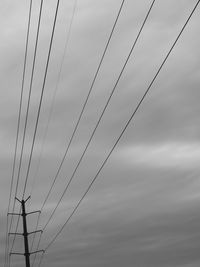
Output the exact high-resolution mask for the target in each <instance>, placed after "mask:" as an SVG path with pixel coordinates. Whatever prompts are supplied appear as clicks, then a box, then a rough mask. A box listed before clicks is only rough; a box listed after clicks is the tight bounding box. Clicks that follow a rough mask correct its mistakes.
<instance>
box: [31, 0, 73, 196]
mask: <svg viewBox="0 0 200 267" xmlns="http://www.w3.org/2000/svg"><path fill="white" fill-rule="evenodd" d="M76 6H77V0H75V1H74V6H73V11H72V16H71V20H70V25H69V29H68V31H67V34H66V36H67V38H66V41H65V47H64V52H63V55H62V59H61V64H60V68H59V72H58V78H57V81H56V86H55V90H54V93H53V97H52V103H51V107H50V111H49V115H48V120H47V124H46V128H45V133H44V136H43V140H42V146H41V150H40V155H39V160H38V164H37V168H36V172H35V175H34V178H33V184H32V188H31V193H30V195H32V193H33V190H34V186H35V181H36V177H37V175H38V172H39V168H40V165H41V160H42V154H43V151H44V143H45V140H46V137H47V133H48V130H49V124H50V121H51V117H52V114H53V109H54V106H55V98H56V94H57V91H58V88H59V81H60V78H61V73H62V69H63V64H64V59H65V57H66V53H67V48H68V44H69V40H70V35H71V30H72V24H73V20H74V16H75V11H76Z"/></svg>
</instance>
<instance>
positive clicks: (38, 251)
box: [29, 249, 45, 255]
mask: <svg viewBox="0 0 200 267" xmlns="http://www.w3.org/2000/svg"><path fill="white" fill-rule="evenodd" d="M36 253H45V250H44V249H41V250H36V251H33V252H30V253H29V254H30V255H32V254H36Z"/></svg>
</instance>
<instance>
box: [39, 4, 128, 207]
mask: <svg viewBox="0 0 200 267" xmlns="http://www.w3.org/2000/svg"><path fill="white" fill-rule="evenodd" d="M124 2H125V0H123V1H122V2H121V4H120V8H119V11H118V13H117V16H116V19H115V22H114V24H113V27H112V30H111V33H110V35H109V38H108V41H107V43H106V46H105V48H104V51H103V54H102V56H101V59H100V62H99V64H98V67H97V70H96V72H95V75H94V78H93V80H92V83H91V86H90V89H89V92H88V94H87V97H86V99H85V102H84V104H83V107H82V109H81V112H80V115H79V117H78V120H77V122H76V125H75V127H74V130H73V133H72V135H71V138H70V140H69V142H68V145H67V148H66V150H65V153H64V155H63V158H62V160H61V163H60V165H59V167H58V170H57V172H56V175H55V177H54V179H53V182H52V184H51V186H50V189H49V191H48V193H47V196H46V197H45V200H44V202H43V204H42V207H41V210H42V209H43V208H44V206H45V204H46V202H47V200H48V198H49V196H50V194H51V191H52V189H53V187H54V185H55V182H56V180H57V179H58V176H59V173H60V170H61V168H62V165H63V163H64V161H65V158H66V156H67V153H68V151H69V148H70V146H71V143H72V141H73V138H74V136H75V133H76V131H77V129H78V126H79V123H80V120H81V118H82V115H83V113H84V110H85V107H86V105H87V102H88V100H89V97H90V94H91V92H92V89H93V87H94V84H95V81H96V79H97V76H98V73H99V71H100V68H101V65H102V63H103V60H104V57H105V55H106V52H107V49H108V46H109V44H110V41H111V38H112V36H113V33H114V30H115V27H116V24H117V21H118V19H119V16H120V13H121V10H122V8H123V5H124Z"/></svg>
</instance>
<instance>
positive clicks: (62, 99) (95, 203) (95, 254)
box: [0, 0, 200, 267]
mask: <svg viewBox="0 0 200 267" xmlns="http://www.w3.org/2000/svg"><path fill="white" fill-rule="evenodd" d="M196 2H197V1H194V0H190V1H188V0H179V1H173V0H168V1H165V0H156V1H155V4H154V6H153V8H152V10H151V13H150V15H149V17H148V20H147V22H146V24H145V27H144V29H143V31H142V33H141V36H140V38H139V39H138V42H137V44H136V46H135V49H134V51H133V53H132V55H131V57H130V60H129V62H128V64H127V66H126V68H125V70H124V72H123V75H122V76H121V79H120V81H119V83H118V85H117V87H116V90H115V92H114V94H113V96H112V98H111V101H110V103H109V105H108V108H107V109H106V111H105V114H104V116H103V117H102V120H101V122H100V124H99V127H98V129H97V131H96V133H95V135H94V137H93V139H92V141H91V143H90V145H89V147H88V150H87V152H86V154H85V156H84V158H83V160H82V162H81V164H80V166H79V168H78V169H77V172H76V174H75V175H74V177H73V180H72V183H71V184H70V186H69V188H68V190H67V192H66V194H65V195H64V197H63V199H62V202H61V203H60V205H59V206H58V209H57V210H56V212H55V214H54V216H53V217H52V220H51V221H50V223H49V224H48V226H47V227H46V229H45V231H44V232H43V234H42V238H41V243H40V247H39V249H45V248H46V247H47V245H48V244H49V243H50V242H51V240H52V238H53V237H54V236H55V234H56V233H57V232H58V230H59V229H60V228H61V227H62V225H63V224H64V222H65V221H66V220H67V218H68V216H69V215H70V213H71V212H72V211H73V209H74V207H75V206H76V204H77V203H78V201H79V200H80V198H81V196H82V195H83V194H84V192H85V190H86V189H87V187H88V185H89V184H90V182H91V181H92V179H93V178H94V177H95V175H96V173H97V171H98V170H99V168H100V166H101V164H102V163H103V161H104V160H105V158H106V156H107V155H108V153H109V151H110V150H111V148H112V147H113V145H114V143H115V142H116V140H117V138H118V136H119V135H120V133H121V131H122V130H123V128H124V126H125V124H126V122H127V121H128V119H129V118H130V116H131V114H132V113H133V111H134V110H135V108H136V106H137V104H138V102H139V101H140V99H141V97H142V96H143V94H144V92H145V90H146V89H147V87H148V85H149V84H150V82H151V81H152V79H153V77H154V75H155V73H156V72H157V70H158V68H159V66H160V65H161V63H162V62H163V60H164V58H165V56H166V54H167V52H168V51H169V49H170V47H171V46H172V44H173V42H174V41H175V38H176V37H177V35H178V33H179V32H180V30H181V27H182V26H183V24H184V23H185V21H186V20H187V18H188V16H189V14H190V12H191V11H192V9H193V7H194V6H195V4H196ZM151 3H152V1H150V0H142V1H139V0H125V2H124V5H123V8H122V11H121V14H120V16H119V19H118V22H117V25H116V28H115V31H114V33H113V36H112V39H111V41H110V44H109V46H108V50H107V53H106V55H105V58H104V60H103V63H102V66H101V68H100V71H99V74H98V76H97V79H96V82H95V84H94V87H93V90H92V92H91V95H90V97H89V100H88V103H87V105H86V108H85V111H84V113H83V116H82V118H81V121H80V124H79V126H78V129H77V132H76V134H75V136H74V139H73V141H72V143H71V146H70V149H69V151H68V154H67V156H66V159H65V161H64V163H63V166H62V169H61V171H60V173H59V176H58V179H57V180H56V183H55V186H54V187H53V190H52V192H51V194H50V196H49V198H48V200H47V202H46V204H45V206H44V209H43V210H42V213H41V217H40V222H39V229H42V228H43V227H44V225H45V223H46V222H47V220H48V218H49V216H50V214H51V212H52V210H53V209H54V208H55V206H56V204H57V202H58V200H59V198H60V196H61V194H62V192H63V190H64V188H65V186H66V184H67V182H68V181H69V179H70V177H71V175H72V173H73V171H74V168H75V166H76V164H77V162H78V161H79V158H80V157H81V154H82V152H83V150H84V148H85V145H86V143H87V142H88V140H89V138H90V135H91V133H92V131H93V129H94V127H95V125H96V123H97V121H98V118H99V116H100V114H101V112H102V109H103V108H104V105H105V103H106V101H107V99H108V97H109V95H110V92H111V90H112V88H113V86H114V85H115V83H116V80H117V78H118V76H119V73H120V71H121V69H122V67H123V64H124V62H125V60H126V58H127V56H128V53H129V51H130V49H131V46H132V45H133V42H134V40H135V38H136V36H137V33H138V31H139V29H140V27H141V25H142V22H143V20H144V18H145V16H146V14H147V11H148V9H149V7H150V5H151ZM39 5H40V1H39V0H37V1H33V9H32V17H31V27H30V36H29V37H30V38H29V43H28V53H27V65H26V75H25V83H24V95H23V103H22V116H21V124H20V131H19V143H18V151H17V159H16V169H15V176H14V184H13V191H12V199H11V207H12V205H13V200H14V188H15V186H16V181H17V168H18V165H19V158H20V148H21V144H22V135H23V129H24V121H25V111H26V106H27V98H28V90H29V86H30V77H31V76H30V75H31V68H32V62H33V53H34V45H35V38H36V29H37V21H38V12H39ZM120 5H121V0H101V1H98V0H69V1H63V0H60V6H59V10H58V19H57V23H56V28H55V35H54V39H53V45H52V50H51V57H50V61H49V67H48V72H47V79H46V84H45V88H44V97H43V102H42V107H41V113H40V118H39V124H38V129H37V134H36V141H35V146H34V151H33V158H32V161H31V168H30V173H29V177H28V182H27V190H26V194H25V197H28V196H29V195H31V199H30V200H29V201H27V206H26V208H27V210H28V211H29V212H30V211H35V210H40V209H41V206H42V203H43V202H44V199H45V196H46V194H47V193H48V190H49V188H50V186H51V183H52V180H53V178H54V177H55V175H56V172H57V169H58V167H59V164H60V162H61V159H62V157H63V154H64V153H65V150H66V147H67V145H68V143H69V140H70V137H71V135H72V132H73V130H74V127H75V124H76V122H77V119H78V116H79V114H80V112H81V109H82V106H83V103H84V101H85V99H86V96H87V94H88V91H89V89H90V86H91V83H92V80H93V78H94V75H95V72H96V69H97V67H98V64H99V61H100V59H101V56H102V53H103V51H104V48H105V45H106V42H107V40H108V38H109V35H110V32H111V29H112V27H113V24H114V21H115V19H116V16H117V13H118V10H119V8H120ZM55 8H56V1H54V0H48V1H46V0H44V6H43V13H42V19H41V30H40V34H39V42H38V50H37V55H36V65H35V73H34V79H33V87H32V95H31V103H30V112H29V116H28V125H27V131H26V137H25V146H24V153H23V158H22V168H21V173H20V179H19V190H18V192H17V197H18V198H22V193H23V187H24V182H25V174H26V170H27V164H28V158H29V155H30V148H31V144H32V139H33V131H34V127H35V121H36V115H37V109H38V104H39V98H40V94H41V89H42V83H43V79H44V70H45V64H46V60H47V54H48V49H49V42H50V35H51V31H52V25H53V18H54V14H55ZM28 11H29V1H24V0H23V1H20V2H19V1H18V2H15V1H11V0H1V1H0V34H1V42H0V62H1V64H0V79H1V89H0V93H1V97H0V175H1V178H0V215H1V216H0V248H1V249H0V267H1V266H4V251H5V244H6V234H5V233H6V217H7V216H6V214H7V209H8V200H9V192H10V183H11V177H12V166H13V159H14V147H15V140H16V133H17V119H18V110H19V101H20V92H21V85H22V72H23V62H24V53H25V42H26V33H27V22H28ZM199 14H200V7H198V8H197V9H196V11H195V13H194V14H193V16H192V18H191V20H190V22H189V23H188V25H187V27H186V28H185V30H184V32H183V34H182V36H181V38H180V39H179V41H178V43H177V45H176V46H175V48H174V50H173V51H172V53H171V55H170V57H169V58H168V60H167V61H166V64H165V65H164V67H163V69H162V70H161V72H160V74H159V75H158V77H157V79H156V80H155V82H154V84H153V86H152V87H151V89H150V91H149V93H148V95H147V96H146V98H145V100H144V101H143V103H142V105H141V106H140V108H139V110H138V112H137V113H136V116H135V117H134V118H133V120H132V121H131V123H130V124H129V126H128V128H127V129H126V131H125V133H124V134H123V136H122V138H121V139H120V142H119V143H118V145H117V146H116V148H115V150H114V151H113V153H112V154H111V156H110V158H109V160H108V161H107V163H106V165H105V166H104V168H103V169H102V171H101V172H100V174H99V176H98V178H97V179H96V181H95V183H94V184H93V186H92V188H91V189H90V191H89V192H88V194H87V196H86V197H85V199H84V201H83V202H82V203H81V205H80V206H79V208H78V209H77V211H76V213H74V215H73V216H72V218H71V219H70V221H69V222H68V223H67V225H66V227H65V228H64V229H63V231H62V233H61V234H60V235H59V236H58V238H57V239H56V240H55V242H54V243H53V244H52V245H51V246H50V247H49V249H48V250H47V251H46V253H45V256H44V259H43V261H42V264H41V266H43V267H47V266H48V267H53V266H57V267H62V266H63V267H64V266H69V267H79V266H81V267H85V266H87V267H94V266H95V267H100V266H105V267H114V266H115V267H121V266H124V267H132V266H135V267H146V266H148V267H151V266H152V267H197V266H199V264H200V256H199V247H200V231H199V221H200V208H199V207H200V205H199V204H200V178H199V174H200V167H199V159H200V141H199V137H200V121H199V113H200V106H199V99H200V91H199V83H200V62H199V58H200V50H199V47H200V37H199V28H200V19H199ZM70 25H71V26H70ZM10 211H11V209H10ZM18 211H19V203H16V209H15V212H18ZM16 219H17V218H14V222H13V226H12V229H11V230H12V231H14V229H15V228H14V226H16ZM36 222H37V214H34V215H29V216H27V223H28V231H29V232H31V231H34V230H35V225H36ZM21 224H22V222H21V221H20V227H19V232H20V231H22V226H21ZM32 238H33V236H32V235H30V238H29V244H31V242H32ZM38 239H39V234H37V235H36V238H35V241H36V242H35V243H34V244H35V245H34V246H33V250H34V249H36V244H37V242H38ZM11 242H12V237H10V244H11ZM23 250H24V247H23V240H22V238H21V237H17V238H16V242H15V243H14V247H13V252H14V251H15V252H22V253H23ZM39 259H40V257H39V255H38V257H37V258H36V261H35V265H34V266H38V263H39ZM32 261H33V256H31V262H32ZM23 264H25V263H24V258H23V256H14V255H13V256H12V257H11V266H13V267H19V266H24V265H23Z"/></svg>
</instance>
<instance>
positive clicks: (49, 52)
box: [16, 0, 60, 232]
mask: <svg viewBox="0 0 200 267" xmlns="http://www.w3.org/2000/svg"><path fill="white" fill-rule="evenodd" d="M59 3H60V0H58V1H57V5H56V11H55V16H54V21H53V29H52V34H51V39H50V44H49V51H48V56H47V62H46V67H45V74H44V80H43V84H42V90H41V95H40V101H39V107H38V112H37V118H36V123H35V129H34V135H33V141H32V145H31V151H30V156H29V161H28V168H27V172H26V178H25V183H24V189H23V195H22V199H23V198H24V195H25V191H26V186H27V181H28V176H29V171H30V166H31V160H32V155H33V149H34V144H35V139H36V133H37V127H38V123H39V117H40V111H41V106H42V100H43V95H44V89H45V84H46V78H47V71H48V66H49V60H50V54H51V48H52V43H53V37H54V32H55V25H56V21H57V14H58V8H59ZM40 11H41V9H40ZM40 15H41V13H40ZM37 37H38V36H37ZM16 232H17V228H16Z"/></svg>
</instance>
